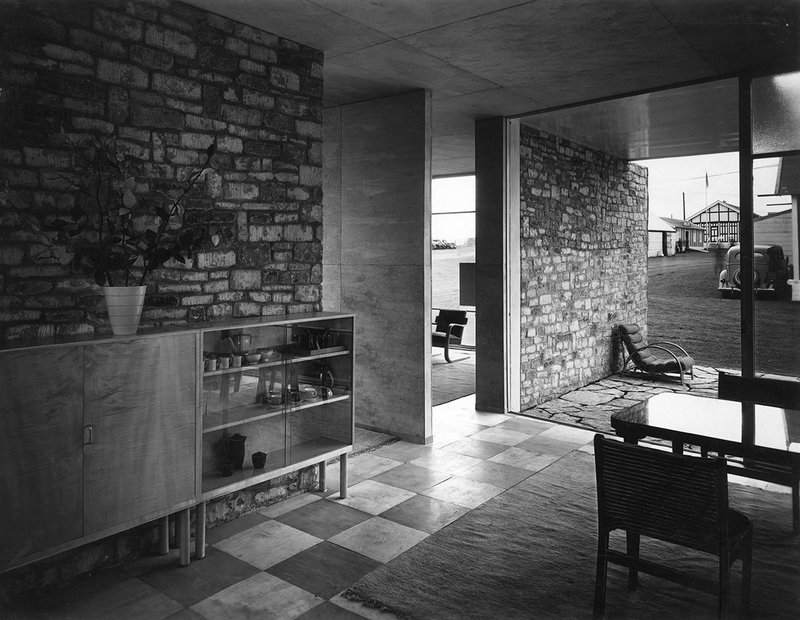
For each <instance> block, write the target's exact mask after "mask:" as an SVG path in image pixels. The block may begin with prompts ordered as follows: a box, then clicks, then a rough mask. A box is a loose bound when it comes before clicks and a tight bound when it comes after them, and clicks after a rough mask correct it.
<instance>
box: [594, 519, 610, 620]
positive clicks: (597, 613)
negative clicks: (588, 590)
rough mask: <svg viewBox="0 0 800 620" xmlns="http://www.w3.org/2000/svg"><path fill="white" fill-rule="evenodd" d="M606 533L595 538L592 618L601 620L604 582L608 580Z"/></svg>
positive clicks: (604, 593) (604, 602)
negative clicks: (595, 568)
mask: <svg viewBox="0 0 800 620" xmlns="http://www.w3.org/2000/svg"><path fill="white" fill-rule="evenodd" d="M607 549H608V532H601V533H600V534H599V535H598V538H597V573H596V576H595V581H594V617H595V618H602V617H603V616H604V615H605V612H606V581H607V579H608V559H607V558H606V550H607Z"/></svg>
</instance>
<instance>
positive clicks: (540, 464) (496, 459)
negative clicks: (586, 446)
mask: <svg viewBox="0 0 800 620" xmlns="http://www.w3.org/2000/svg"><path fill="white" fill-rule="evenodd" d="M560 458H561V457H560V456H557V455H553V454H538V453H536V452H528V451H527V450H523V449H521V448H515V447H511V448H508V449H507V450H505V451H503V452H501V453H500V454H497V455H495V456H493V457H492V458H490V459H489V460H490V461H492V462H493V463H502V464H503V465H513V466H514V467H521V468H523V469H527V470H529V471H531V472H536V471H540V470H542V469H544V468H545V467H547V466H548V465H550V464H551V463H554V462H556V461H557V460H558V459H560Z"/></svg>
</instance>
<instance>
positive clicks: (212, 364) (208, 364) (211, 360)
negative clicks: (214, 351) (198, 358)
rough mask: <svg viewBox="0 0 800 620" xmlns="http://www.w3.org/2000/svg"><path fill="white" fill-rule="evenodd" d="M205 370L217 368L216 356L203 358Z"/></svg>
mask: <svg viewBox="0 0 800 620" xmlns="http://www.w3.org/2000/svg"><path fill="white" fill-rule="evenodd" d="M204 364H205V366H204V367H205V370H206V372H212V371H214V370H216V369H217V358H216V357H207V358H206V359H205V362H204Z"/></svg>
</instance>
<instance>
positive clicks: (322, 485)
mask: <svg viewBox="0 0 800 620" xmlns="http://www.w3.org/2000/svg"><path fill="white" fill-rule="evenodd" d="M326 478H327V476H326V469H325V461H322V462H321V463H320V464H319V492H320V493H324V492H325V491H327V490H328V489H327V484H326Z"/></svg>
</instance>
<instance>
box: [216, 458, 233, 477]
mask: <svg viewBox="0 0 800 620" xmlns="http://www.w3.org/2000/svg"><path fill="white" fill-rule="evenodd" d="M219 471H220V473H221V474H222V475H223V476H232V475H233V463H231V462H230V461H225V462H224V463H220V464H219Z"/></svg>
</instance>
